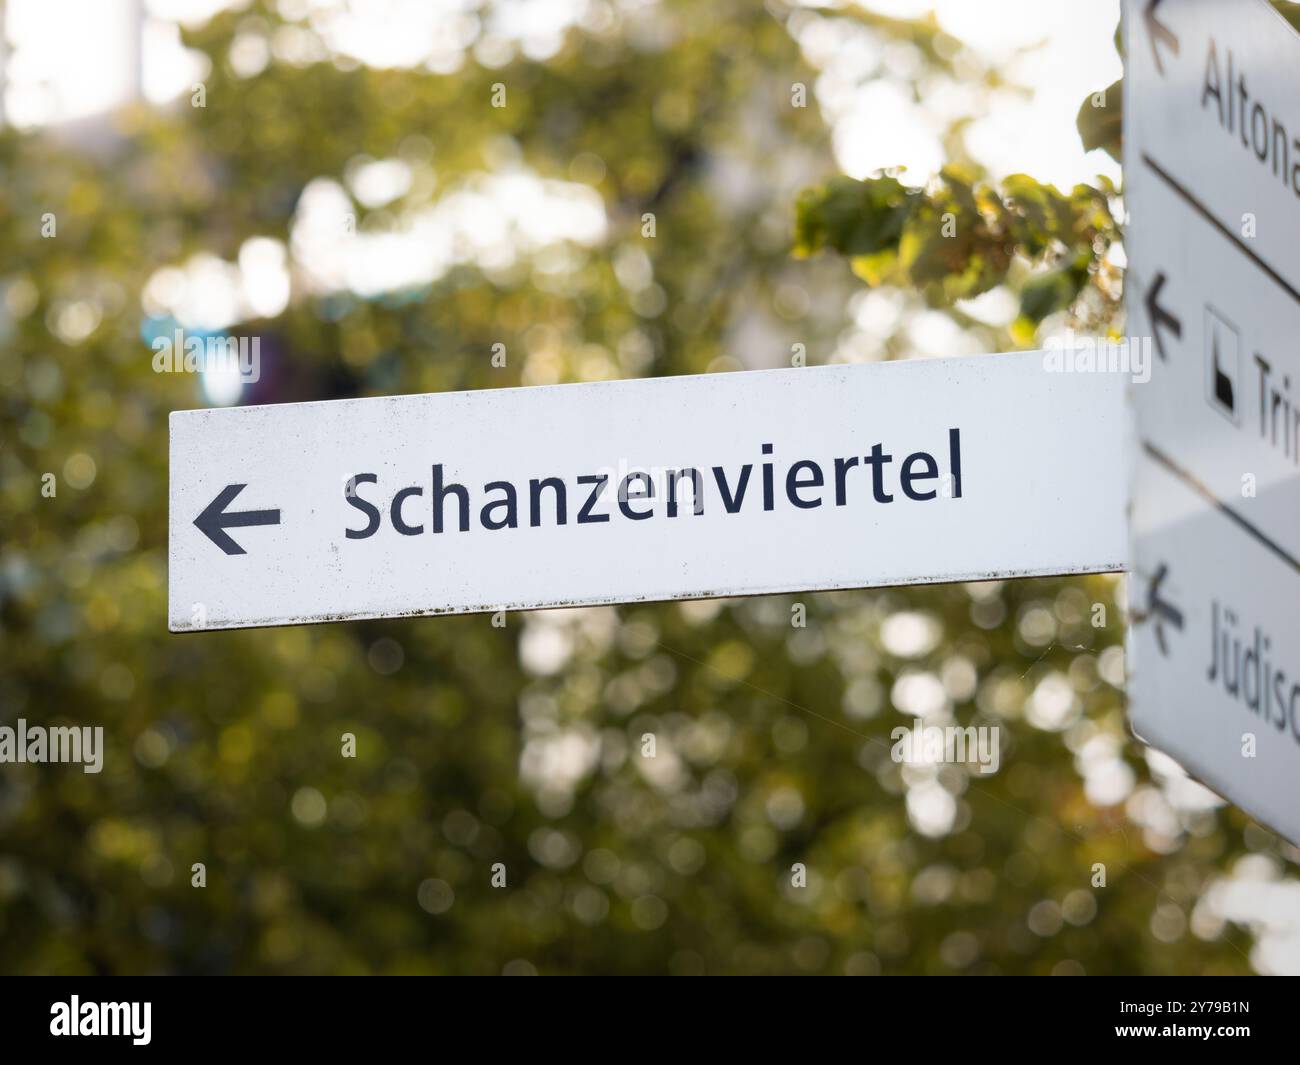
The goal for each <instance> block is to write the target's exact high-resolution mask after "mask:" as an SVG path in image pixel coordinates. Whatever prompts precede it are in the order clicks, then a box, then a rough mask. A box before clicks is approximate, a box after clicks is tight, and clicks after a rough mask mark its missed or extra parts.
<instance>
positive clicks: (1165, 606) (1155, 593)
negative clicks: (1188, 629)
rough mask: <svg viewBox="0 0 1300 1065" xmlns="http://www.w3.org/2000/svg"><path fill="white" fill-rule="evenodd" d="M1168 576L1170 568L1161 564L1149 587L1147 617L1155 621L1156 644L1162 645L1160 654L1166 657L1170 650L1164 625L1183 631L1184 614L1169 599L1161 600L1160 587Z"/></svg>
mask: <svg viewBox="0 0 1300 1065" xmlns="http://www.w3.org/2000/svg"><path fill="white" fill-rule="evenodd" d="M1167 576H1169V567H1168V566H1167V565H1165V563H1163V562H1161V563H1160V565H1159V566H1158V567H1157V568H1156V572H1155V574H1154V575H1153V576H1152V578H1151V584H1150V585H1149V586H1148V587H1147V617H1148V618H1153V619H1154V620H1155V628H1156V643H1158V644H1159V645H1160V653H1161V654H1162V655H1165V656H1168V654H1169V648H1168V647H1167V646H1166V645H1165V625H1164V623H1165V622H1166V621H1167V622H1169V624H1170V625H1172V626H1173V627H1174V628H1176V629H1177V630H1178V631H1179V632H1182V629H1183V612H1182V611H1181V610H1179V609H1178V608H1177V607H1176V606H1174V605H1173V603H1171V602H1169V600H1168V599H1162V598H1160V585H1162V584H1163V583H1164V580H1165V578H1166V577H1167Z"/></svg>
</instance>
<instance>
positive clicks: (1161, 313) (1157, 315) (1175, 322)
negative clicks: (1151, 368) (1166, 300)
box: [1146, 270, 1183, 362]
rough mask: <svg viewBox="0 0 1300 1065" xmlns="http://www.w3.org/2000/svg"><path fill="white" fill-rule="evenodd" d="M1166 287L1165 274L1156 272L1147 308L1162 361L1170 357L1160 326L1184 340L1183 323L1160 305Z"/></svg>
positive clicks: (1148, 292)
mask: <svg viewBox="0 0 1300 1065" xmlns="http://www.w3.org/2000/svg"><path fill="white" fill-rule="evenodd" d="M1164 287H1165V274H1164V271H1163V270H1162V271H1160V272H1159V273H1157V274H1156V279H1155V280H1154V281H1152V282H1151V288H1150V289H1148V290H1147V298H1146V308H1147V317H1149V318H1150V319H1151V335H1152V336H1153V337H1155V341H1156V354H1157V355H1159V356H1160V361H1161V362H1168V361H1169V357H1168V356H1167V355H1165V342H1164V340H1163V339H1162V338H1161V336H1160V327H1161V326H1164V327H1165V328H1166V329H1168V330H1169V331H1170V332H1171V333H1173V334H1174V336H1176V337H1177V338H1178V339H1179V340H1182V339H1183V323H1182V320H1181V319H1180V318H1178V317H1176V316H1175V315H1174V314H1173V313H1172V312H1170V311H1169V310H1168V309H1167V308H1165V307H1162V306H1160V290H1161V289H1162V288H1164Z"/></svg>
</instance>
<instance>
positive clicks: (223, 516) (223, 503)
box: [194, 484, 280, 555]
mask: <svg viewBox="0 0 1300 1065" xmlns="http://www.w3.org/2000/svg"><path fill="white" fill-rule="evenodd" d="M246 487H248V486H247V485H242V484H228V485H226V487H225V488H223V489H222V490H221V491H220V492H219V493H217V498H216V499H214V500H213V501H212V502H211V503H209V504H208V505H207V506H206V507H204V508H203V513H202V514H200V515H199V516H198V517H197V518H195V519H194V524H195V525H196V526H198V530H199V532H201V533H202V534H203V535H204V536H206V537H207V538H208V539H209V540H211V541H212V542H213V543H214V544H216V545H217V546H218V547H219V548H221V550H222V551H224V552H225V553H226V554H228V555H244V554H247V553H248V552H246V551H245V550H244V549H243V548H242V547H240V546H239V545H238V544H237V543H235V541H234V540H232V539H231V538H230V537H229V536H227V535H226V530H227V529H238V528H241V527H243V526H247V525H279V524H280V512H279V511H278V510H241V511H239V512H237V513H235V514H229V513H227V512H226V507H228V506H230V503H231V501H232V500H233V499H234V498H235V496H237V495H239V493H240V492H242V491H243V490H244V489H245V488H246Z"/></svg>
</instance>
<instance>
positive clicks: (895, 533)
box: [169, 352, 1128, 632]
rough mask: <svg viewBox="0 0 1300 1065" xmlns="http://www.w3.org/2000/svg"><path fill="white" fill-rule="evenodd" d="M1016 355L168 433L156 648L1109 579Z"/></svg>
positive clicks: (1118, 555) (1086, 459)
mask: <svg viewBox="0 0 1300 1065" xmlns="http://www.w3.org/2000/svg"><path fill="white" fill-rule="evenodd" d="M1123 388H1124V378H1123V376H1121V375H1119V374H1114V373H1097V372H1075V373H1059V372H1058V373H1054V372H1051V371H1050V368H1045V364H1044V357H1043V354H1042V353H1040V352H1027V353H1021V354H1013V355H988V356H980V357H976V358H965V359H939V360H924V361H916V362H905V363H887V364H881V365H866V366H834V367H819V368H801V369H792V370H771V371H760V372H750V373H732V374H714V375H708V376H699V377H677V378H662V379H655V380H646V381H623V382H608V383H597V384H575V385H557V386H551V387H543V388H507V389H495V390H484V391H479V392H458V393H448V394H442V395H423V396H395V397H391V398H384V399H355V400H339V401H334V402H328V403H299V404H285V405H282V406H268V407H237V408H231V409H225V410H199V411H182V412H177V413H174V414H173V415H172V416H171V496H170V508H169V509H170V515H169V517H170V549H169V560H170V575H169V580H170V587H169V599H170V609H169V620H170V627H171V629H172V630H173V631H176V632H182V631H191V630H196V629H216V628H234V627H240V626H254V625H284V624H297V623H302V622H316V621H337V620H343V619H349V618H373V617H393V616H401V615H418V614H442V613H465V612H472V611H495V610H498V609H513V608H533V607H549V606H572V605H579V604H596V603H619V602H633V601H639V600H659V599H686V598H700V597H710V596H730V595H755V594H763V593H770V592H790V591H803V590H817V589H830V588H854V587H865V586H872V585H891V584H915V583H925V582H937V581H958V580H980V579H986V578H997V577H1022V576H1034V575H1042V574H1058V573H1078V572H1100V571H1115V570H1121V569H1124V568H1125V567H1126V564H1127V552H1128V544H1127V542H1126V538H1125V534H1124V506H1125V502H1126V491H1125V488H1126V486H1125V484H1124V479H1123V477H1122V476H1121V475H1120V474H1119V472H1118V471H1120V470H1122V469H1123V468H1124V464H1125V461H1126V454H1127V450H1126V444H1127V440H1126V430H1125V425H1126V422H1125V410H1124V392H1123Z"/></svg>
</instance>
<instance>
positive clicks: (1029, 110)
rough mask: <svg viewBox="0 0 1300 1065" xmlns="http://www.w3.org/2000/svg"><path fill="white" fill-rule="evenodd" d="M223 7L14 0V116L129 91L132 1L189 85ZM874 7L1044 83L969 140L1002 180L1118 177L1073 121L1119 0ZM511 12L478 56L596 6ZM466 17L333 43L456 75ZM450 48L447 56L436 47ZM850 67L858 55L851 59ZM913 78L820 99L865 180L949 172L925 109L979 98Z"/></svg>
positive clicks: (345, 22)
mask: <svg viewBox="0 0 1300 1065" xmlns="http://www.w3.org/2000/svg"><path fill="white" fill-rule="evenodd" d="M624 2H630V0H624ZM225 6H232V5H231V3H230V0H9V12H10V13H9V37H10V39H11V41H12V42H13V47H14V54H13V56H12V59H11V62H10V65H9V71H8V80H9V82H10V85H11V90H10V92H9V94H8V97H9V98H8V101H7V102H8V107H7V112H8V114H9V116H10V118H11V120H12V121H14V122H15V123H17V124H19V125H32V124H40V123H42V122H45V121H49V120H50V119H53V118H56V117H65V118H72V117H80V116H85V115H90V114H94V113H97V112H100V111H103V110H106V109H107V108H109V107H112V106H113V105H114V104H116V103H118V102H120V101H122V100H123V99H125V98H127V97H128V96H129V95H130V94H131V92H132V88H133V85H134V81H135V74H134V60H133V56H132V47H131V40H130V25H131V23H132V21H133V16H132V13H133V12H134V11H136V10H143V11H144V13H145V15H146V22H145V28H144V34H143V38H144V43H143V51H144V64H143V68H144V76H143V78H142V81H143V91H144V94H145V96H146V98H148V99H150V100H152V101H154V102H163V101H166V100H168V99H172V98H175V97H176V96H177V95H179V94H181V93H183V92H188V91H189V89H190V88H191V86H192V85H193V83H194V81H196V80H198V79H199V78H201V77H202V74H203V70H202V67H201V66H200V65H198V64H197V62H196V61H195V59H194V58H193V57H192V56H189V55H187V54H186V52H185V50H184V49H183V48H182V47H181V44H180V39H179V36H178V32H177V29H176V22H177V20H180V19H187V20H191V21H203V20H204V19H206V18H207V17H209V16H210V15H211V14H212V13H213V12H214V11H216V10H220V9H221V8H222V7H225ZM863 6H865V7H868V8H870V9H872V10H875V11H878V12H880V13H882V14H886V15H896V16H916V15H923V14H925V13H926V12H927V11H930V10H933V11H934V12H935V14H936V16H937V17H938V19H939V22H940V24H941V25H942V26H943V28H944V29H946V30H948V31H949V32H950V33H952V34H953V35H955V36H957V37H959V38H960V39H962V40H964V41H966V42H967V43H968V44H970V45H971V46H972V47H974V48H975V49H977V50H978V51H979V52H980V53H981V54H982V55H983V56H985V57H986V58H987V59H988V60H990V61H991V62H997V63H1004V64H1007V71H1008V73H1009V75H1010V76H1011V79H1012V80H1013V81H1015V82H1018V83H1022V84H1025V85H1028V86H1030V87H1032V89H1033V93H1034V95H1033V97H1032V99H1030V100H1028V101H1022V100H1020V99H1018V98H1015V97H1012V96H1011V95H1010V94H1008V95H1007V96H1006V98H1005V99H999V100H998V101H997V102H996V106H995V107H994V108H993V110H992V114H991V115H990V117H988V118H987V119H983V120H980V121H979V122H978V123H976V124H975V125H974V126H973V127H972V129H971V131H970V133H969V143H970V145H971V148H972V151H974V153H975V154H976V155H977V156H978V157H979V158H980V159H981V160H982V161H983V162H984V163H985V164H986V165H988V166H989V167H990V168H991V169H992V170H993V171H994V172H995V173H997V174H1007V173H1014V172H1016V171H1024V172H1026V173H1030V174H1033V175H1034V176H1035V177H1037V178H1039V179H1041V180H1046V181H1051V182H1053V183H1055V184H1058V185H1063V186H1069V185H1071V184H1073V183H1074V182H1076V181H1084V180H1090V179H1091V178H1093V177H1094V176H1095V175H1096V174H1098V173H1104V174H1107V175H1109V176H1111V177H1116V176H1118V167H1117V165H1116V164H1115V163H1114V162H1113V161H1112V160H1111V159H1110V158H1109V157H1107V156H1106V155H1104V154H1103V153H1100V152H1093V153H1091V154H1085V153H1084V152H1083V151H1082V150H1081V148H1080V147H1079V142H1078V138H1077V136H1076V135H1075V132H1074V116H1075V112H1076V111H1077V109H1078V106H1079V103H1080V101H1081V100H1082V99H1083V98H1084V97H1085V96H1086V95H1087V94H1088V93H1090V92H1093V91H1095V90H1097V89H1098V88H1101V87H1104V86H1106V85H1109V84H1110V83H1111V82H1112V81H1114V80H1115V79H1116V78H1118V77H1119V76H1120V73H1121V67H1120V61H1119V57H1118V55H1117V54H1116V52H1115V47H1114V45H1113V43H1112V36H1113V34H1114V32H1115V26H1116V24H1117V21H1118V19H1119V0H1089V2H1088V3H1086V4H1080V3H1077V2H1074V0H998V2H997V3H996V5H991V4H986V3H977V2H975V0H865V2H864V4H863ZM280 7H281V9H282V10H284V11H285V12H286V13H287V14H298V13H305V12H307V11H310V10H323V11H329V10H331V9H333V8H338V7H339V5H338V4H337V3H336V2H334V0H282V2H281V4H280ZM503 10H504V11H506V12H508V13H509V16H508V18H507V17H502V18H498V19H497V20H495V21H494V22H493V23H491V24H490V25H489V27H488V30H489V33H488V35H487V37H488V40H487V41H485V42H482V43H480V44H479V45H477V46H476V47H475V49H474V51H475V55H476V57H477V58H478V59H479V60H480V61H487V62H492V61H493V60H494V58H495V57H494V52H498V53H499V51H500V48H501V44H500V42H501V41H514V42H517V43H518V44H519V45H520V47H522V48H523V50H524V51H525V52H526V53H527V54H529V55H532V56H535V57H536V58H544V57H545V56H546V55H549V54H552V53H553V52H554V51H555V50H556V49H557V48H558V47H559V45H560V43H561V34H562V31H563V30H564V29H565V28H566V27H568V26H571V25H573V24H574V23H576V22H579V21H581V20H582V19H584V18H588V17H591V11H592V6H591V4H589V3H588V0H526V2H525V0H515V2H513V3H511V4H509V5H506V6H505V7H504V8H503ZM468 11H470V4H469V3H468V2H467V0H371V2H370V3H368V4H360V3H358V4H354V5H353V10H352V11H351V12H347V13H344V12H342V11H340V12H339V13H337V15H336V16H335V18H334V21H333V22H332V23H331V29H332V30H333V32H332V33H331V34H330V36H331V37H333V38H335V43H336V44H337V45H339V46H340V47H342V46H344V45H346V47H347V50H348V51H349V52H351V53H352V54H354V55H356V56H358V57H360V58H362V59H363V61H365V62H369V63H373V64H375V65H392V66H408V65H415V64H417V63H425V64H427V65H428V66H430V67H431V68H433V69H443V70H450V69H454V68H455V65H456V64H457V63H458V62H459V61H460V53H459V50H458V49H457V48H456V43H457V38H458V37H459V36H460V33H461V31H462V29H463V28H464V26H465V25H466V23H465V20H466V19H467V18H469V17H470V16H469V15H468V14H467V12H468ZM69 26H76V27H77V32H75V33H69V32H67V28H68V27H69ZM440 41H441V42H443V44H447V45H449V49H443V50H439V49H440V47H441V46H440V45H438V44H436V43H431V42H440ZM1034 44H1038V45H1040V47H1038V48H1036V49H1035V50H1034V51H1033V52H1032V53H1030V54H1029V55H1028V56H1023V57H1020V58H1015V59H1013V58H1012V57H1013V56H1014V55H1015V52H1016V51H1017V50H1018V49H1020V48H1023V47H1025V46H1028V45H1034ZM286 46H291V42H286ZM841 53H842V50H841ZM832 54H833V53H832ZM252 61H253V62H256V57H252ZM844 61H845V62H848V63H852V61H853V59H852V57H851V56H847V57H845V58H844ZM905 84H906V83H905V80H904V79H902V78H900V79H899V80H898V81H897V82H892V81H889V80H882V81H876V82H874V83H873V84H871V85H869V86H868V87H866V88H865V89H860V90H855V91H854V93H853V96H852V98H849V99H838V98H837V99H836V100H835V101H834V104H833V105H829V104H828V102H827V100H826V99H823V100H822V103H823V106H826V107H827V110H828V112H829V113H831V114H832V116H833V118H834V120H835V140H834V143H835V150H836V154H837V157H838V159H839V162H840V164H841V165H842V166H843V167H844V169H845V170H846V171H847V172H848V173H850V174H853V175H855V176H863V175H865V174H867V173H870V172H871V171H873V170H876V169H879V168H882V167H887V166H897V165H904V166H906V167H907V168H908V170H909V171H910V172H911V176H912V177H913V179H914V180H918V181H919V180H921V178H922V177H923V176H927V175H929V174H930V173H933V172H934V171H935V170H936V169H937V168H938V166H939V163H940V162H941V159H940V151H939V143H938V140H937V138H936V136H935V132H936V130H937V128H938V120H937V118H936V116H935V115H934V114H931V113H927V110H926V108H927V107H931V108H934V109H936V110H939V111H944V110H948V109H953V110H958V111H960V110H962V109H963V108H964V106H965V105H966V103H967V102H966V101H964V100H963V99H961V98H960V97H956V98H953V99H949V100H943V101H939V100H936V101H927V102H926V106H925V107H923V106H918V105H917V104H915V103H913V102H912V101H911V100H910V99H908V98H907V97H906V95H905V93H904V91H903V90H904V88H905Z"/></svg>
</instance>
